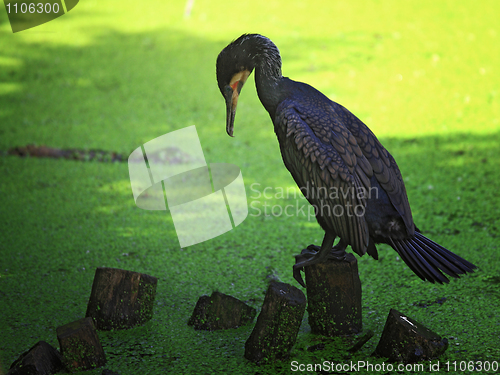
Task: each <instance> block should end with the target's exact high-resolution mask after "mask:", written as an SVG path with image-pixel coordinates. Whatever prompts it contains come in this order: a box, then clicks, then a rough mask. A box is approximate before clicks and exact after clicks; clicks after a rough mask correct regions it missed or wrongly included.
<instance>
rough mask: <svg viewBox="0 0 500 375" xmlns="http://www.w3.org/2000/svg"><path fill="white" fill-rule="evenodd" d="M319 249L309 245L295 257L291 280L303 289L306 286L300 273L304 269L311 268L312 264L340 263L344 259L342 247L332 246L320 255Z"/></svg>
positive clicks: (343, 248) (344, 254) (344, 253)
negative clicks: (334, 261) (324, 262)
mask: <svg viewBox="0 0 500 375" xmlns="http://www.w3.org/2000/svg"><path fill="white" fill-rule="evenodd" d="M320 250H321V247H320V246H316V245H309V246H307V248H305V249H304V250H302V251H301V252H300V254H298V255H295V264H294V265H293V278H294V279H295V280H297V282H298V283H299V284H300V285H302V286H303V287H304V288H305V287H306V284H305V283H304V280H303V279H302V274H301V273H300V271H304V267H307V266H312V265H313V264H317V263H321V262H323V261H325V260H326V259H331V260H336V261H339V262H342V261H343V260H344V259H345V257H346V255H347V254H346V252H345V247H344V246H338V245H337V246H334V247H333V248H332V249H331V251H329V252H328V253H326V256H325V254H321V252H320Z"/></svg>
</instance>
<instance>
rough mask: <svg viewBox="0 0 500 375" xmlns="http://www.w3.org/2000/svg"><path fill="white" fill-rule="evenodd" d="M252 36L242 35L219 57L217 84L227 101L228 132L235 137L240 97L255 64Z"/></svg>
mask: <svg viewBox="0 0 500 375" xmlns="http://www.w3.org/2000/svg"><path fill="white" fill-rule="evenodd" d="M251 37H252V35H248V34H245V35H242V36H241V37H239V38H238V39H236V40H235V41H233V42H232V43H230V44H229V45H228V46H227V47H226V48H224V49H223V50H222V51H221V53H220V54H219V56H218V57H217V83H218V85H219V90H220V92H221V94H222V96H223V97H224V99H225V101H226V132H227V134H229V135H230V136H231V137H232V136H233V128H234V117H235V115H236V106H237V104H238V96H239V95H240V92H241V89H242V88H243V85H244V84H245V82H246V80H247V78H248V76H249V75H250V73H252V71H253V69H254V67H255V63H254V61H253V56H252V50H251V48H249V47H251V46H250V45H249V43H248V41H249V40H250V39H251Z"/></svg>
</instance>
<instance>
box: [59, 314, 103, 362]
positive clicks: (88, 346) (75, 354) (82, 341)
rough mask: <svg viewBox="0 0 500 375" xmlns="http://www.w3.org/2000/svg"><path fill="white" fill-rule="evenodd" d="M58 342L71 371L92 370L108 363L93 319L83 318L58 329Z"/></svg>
mask: <svg viewBox="0 0 500 375" xmlns="http://www.w3.org/2000/svg"><path fill="white" fill-rule="evenodd" d="M56 332H57V340H58V341H59V346H60V348H61V354H62V355H63V357H64V363H65V365H66V367H67V368H68V369H69V370H80V371H82V370H90V369H93V368H96V367H101V366H103V365H104V364H105V363H106V355H105V354H104V350H103V349H102V345H101V342H100V341H99V336H97V332H96V330H95V326H94V322H93V321H92V318H82V319H79V320H77V321H75V322H72V323H68V324H65V325H63V326H60V327H57V329H56Z"/></svg>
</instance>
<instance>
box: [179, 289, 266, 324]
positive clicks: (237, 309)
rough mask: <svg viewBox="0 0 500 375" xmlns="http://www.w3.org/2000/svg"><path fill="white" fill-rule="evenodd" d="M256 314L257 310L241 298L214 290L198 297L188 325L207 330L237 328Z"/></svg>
mask: <svg viewBox="0 0 500 375" xmlns="http://www.w3.org/2000/svg"><path fill="white" fill-rule="evenodd" d="M256 314H257V310H255V309H254V308H253V307H251V306H248V305H247V304H246V303H244V302H242V301H240V300H239V299H237V298H234V297H232V296H228V295H227V294H223V293H220V292H213V293H212V295H211V296H210V297H209V296H201V297H200V298H199V299H198V302H197V303H196V307H195V308H194V311H193V315H192V316H191V318H190V319H189V321H188V325H190V326H194V329H203V330H207V331H216V330H219V329H228V328H237V327H239V326H242V325H245V324H247V323H249V322H251V321H252V320H253V319H254V318H255V315H256Z"/></svg>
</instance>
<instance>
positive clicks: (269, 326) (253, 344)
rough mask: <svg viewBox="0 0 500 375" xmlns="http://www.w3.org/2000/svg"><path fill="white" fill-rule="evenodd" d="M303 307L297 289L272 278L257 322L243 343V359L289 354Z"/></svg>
mask: <svg viewBox="0 0 500 375" xmlns="http://www.w3.org/2000/svg"><path fill="white" fill-rule="evenodd" d="M305 308H306V297H305V295H304V293H302V291H301V290H300V289H297V288H295V287H294V286H291V285H289V284H285V283H279V282H276V281H272V282H271V283H270V284H269V287H268V289H267V292H266V296H265V298H264V303H263V305H262V310H261V312H260V314H259V316H258V318H257V323H256V324H255V327H254V329H253V331H252V333H251V335H250V337H249V338H248V340H247V342H246V343H245V358H246V359H248V360H251V361H254V362H256V363H261V362H268V361H275V360H285V359H287V358H288V357H289V354H290V350H291V349H292V347H293V345H294V344H295V341H296V340H297V334H298V332H299V328H300V324H301V322H302V318H303V316H304V312H305Z"/></svg>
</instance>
